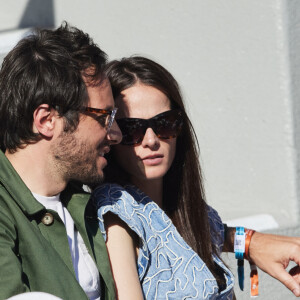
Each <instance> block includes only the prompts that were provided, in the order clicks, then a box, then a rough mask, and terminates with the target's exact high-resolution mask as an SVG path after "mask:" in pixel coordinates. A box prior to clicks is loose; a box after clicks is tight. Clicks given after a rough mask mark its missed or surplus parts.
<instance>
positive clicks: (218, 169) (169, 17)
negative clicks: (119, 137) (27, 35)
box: [0, 0, 300, 226]
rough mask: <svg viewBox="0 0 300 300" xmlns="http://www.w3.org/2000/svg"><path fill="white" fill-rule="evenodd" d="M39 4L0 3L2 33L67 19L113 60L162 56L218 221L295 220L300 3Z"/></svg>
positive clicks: (135, 0)
mask: <svg viewBox="0 0 300 300" xmlns="http://www.w3.org/2000/svg"><path fill="white" fill-rule="evenodd" d="M44 1H45V2H47V10H45V9H44V10H43V9H42V8H40V7H39V8H38V9H37V12H38V13H37V14H34V8H35V7H37V6H40V3H41V2H42V1H40V2H39V1H33V0H30V1H25V0H22V1H21V0H18V2H17V3H18V5H17V4H16V2H12V3H10V2H8V1H4V0H0V5H1V11H0V34H1V31H2V32H3V33H4V32H7V31H8V30H10V29H14V28H17V27H25V25H26V26H30V24H32V25H36V24H38V22H39V20H40V22H42V23H41V24H42V25H44V26H50V25H51V22H52V23H53V25H59V24H60V23H61V21H62V20H67V21H68V22H70V23H71V24H72V25H75V26H78V27H79V28H81V29H83V30H84V31H87V32H89V33H90V35H91V36H92V37H93V38H94V39H95V41H96V42H97V43H98V44H99V45H100V46H101V48H102V49H103V50H104V51H106V52H107V53H108V54H109V56H110V58H111V59H114V58H120V57H123V56H128V55H131V54H141V55H147V56H148V57H150V58H153V59H155V60H156V61H158V62H160V63H162V64H163V65H164V66H165V67H167V68H168V69H169V70H170V71H171V72H172V73H173V74H174V75H175V77H176V78H177V80H178V82H179V83H180V85H181V87H182V91H183V94H184V96H185V99H186V103H187V107H188V109H189V112H190V115H191V118H192V121H193V123H194V126H195V129H196V132H197V135H198V138H199V143H200V146H201V163H202V166H203V168H204V173H205V186H206V190H207V198H208V202H209V203H210V204H212V205H213V206H214V207H215V208H217V210H218V211H219V213H220V215H221V216H222V217H223V218H224V219H225V220H230V219H236V218H241V217H246V216H252V215H257V214H267V215H269V216H271V217H273V218H274V219H275V221H276V222H277V223H278V224H279V225H280V226H291V225H294V224H296V223H297V222H298V204H299V199H298V192H299V186H298V184H297V183H298V172H299V169H300V168H299V165H298V152H299V151H298V150H299V147H300V138H299V128H300V127H299V125H300V124H299V121H298V118H297V116H299V112H300V106H299V105H298V104H297V103H298V101H297V99H298V96H299V93H300V88H299V87H298V81H299V71H298V70H299V68H298V67H299V63H300V61H299V58H298V57H299V54H298V52H299V51H298V50H300V44H299V34H298V33H299V26H298V25H299V17H298V15H299V9H300V2H299V1H296V0H264V1H261V0H227V1H219V0H186V1H181V0H164V1H161V0H152V1H146V0H131V1H121V0H119V1H116V0H115V1H109V0H102V1H99V0H90V1H85V2H83V1H80V0H72V1H71V0H64V1H58V0H56V1H51V0H50V1H46V0H44ZM44 1H43V3H45V2H44ZM26 5H27V6H26ZM28 6H30V8H31V9H27V10H26V8H28ZM24 11H26V13H24ZM45 19H46V20H47V22H46V21H45ZM41 20H43V21H41ZM0 42H1V36H0ZM263 220H264V222H265V220H266V219H263Z"/></svg>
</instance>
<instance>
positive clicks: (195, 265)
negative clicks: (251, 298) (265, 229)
mask: <svg viewBox="0 0 300 300" xmlns="http://www.w3.org/2000/svg"><path fill="white" fill-rule="evenodd" d="M107 75H108V77H109V79H110V81H111V85H112V89H113V93H114V97H115V99H116V106H117V107H118V108H119V110H118V116H117V119H118V124H119V126H120V128H121V130H122V133H123V140H122V143H121V144H120V145H116V146H114V147H113V148H112V151H111V153H110V157H109V164H108V167H107V169H106V178H107V182H117V183H118V184H119V185H116V184H108V183H107V184H104V185H102V186H100V187H98V188H96V189H95V190H94V192H93V199H94V202H95V203H96V205H97V206H98V217H99V225H100V228H101V231H102V233H103V236H104V238H105V239H106V245H107V249H108V253H109V257H110V261H111V266H112V271H113V276H114V279H115V283H116V287H117V293H118V298H119V299H143V298H144V297H145V298H146V299H192V298H193V299H232V298H233V297H234V296H233V277H232V274H231V272H230V271H229V270H228V268H227V267H226V266H225V265H224V264H223V262H222V261H221V260H220V258H219V254H220V252H221V251H222V250H223V251H231V252H232V251H233V242H234V232H235V229H233V228H230V229H228V230H226V232H227V234H226V233H225V234H224V230H225V228H224V225H223V224H222V222H221V220H220V218H219V216H218V214H217V213H216V211H214V210H213V209H212V208H210V207H209V206H208V205H207V204H206V203H205V195H204V189H203V184H202V177H201V169H200V166H199V162H198V144H197V139H196V136H195V133H194V130H193V127H192V125H191V123H190V121H189V119H188V117H187V115H186V112H185V108H184V104H183V101H182V98H181V95H180V91H179V87H178V85H177V82H176V81H175V79H174V78H173V76H172V75H171V74H170V73H169V72H168V71H167V70H166V69H164V68H163V67H162V66H160V65H159V64H157V63H155V62H153V61H151V60H149V59H147V58H143V57H131V58H124V59H122V60H121V61H113V62H111V63H110V64H109V66H108V69H107ZM224 236H225V237H226V240H225V241H224ZM248 236H251V235H250V234H249V235H248ZM253 236H254V238H252V241H251V247H248V248H247V247H246V248H247V249H248V250H249V249H250V250H249V251H251V253H249V251H246V250H245V254H246V252H248V253H247V257H248V258H249V257H250V258H251V260H252V261H254V262H255V263H256V264H257V266H258V267H260V268H261V269H262V270H264V271H265V272H267V273H268V274H270V275H271V276H273V277H275V278H277V279H278V280H280V281H281V282H282V283H283V284H285V285H286V286H287V287H288V288H289V289H290V290H291V291H292V292H293V293H294V295H295V296H298V297H299V296H300V289H299V284H300V275H299V274H300V268H299V266H298V265H299V264H300V255H299V253H300V239H299V238H291V237H284V236H278V235H276V236H274V235H270V234H262V233H258V232H257V233H255V234H254V235H253ZM248 242H249V240H248ZM248 246H249V243H248ZM238 254H239V255H240V253H238ZM291 260H293V261H295V262H296V264H297V266H296V267H294V268H293V269H291V270H290V274H291V275H292V276H291V275H290V274H288V273H287V271H286V268H287V266H288V264H289V262H290V261H291Z"/></svg>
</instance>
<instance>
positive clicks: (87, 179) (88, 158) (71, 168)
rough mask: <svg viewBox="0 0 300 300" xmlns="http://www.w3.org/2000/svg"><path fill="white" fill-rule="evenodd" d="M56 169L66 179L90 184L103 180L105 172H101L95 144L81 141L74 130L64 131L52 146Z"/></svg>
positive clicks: (96, 183)
mask: <svg viewBox="0 0 300 300" xmlns="http://www.w3.org/2000/svg"><path fill="white" fill-rule="evenodd" d="M52 154H53V157H54V163H55V165H56V170H57V171H58V172H59V173H60V174H61V176H62V178H63V179H64V180H65V181H66V182H69V181H79V182H81V183H83V184H86V185H89V186H95V185H98V184H100V183H101V182H103V179H104V178H103V173H102V174H99V173H98V170H97V165H96V160H97V157H98V152H97V149H95V146H94V147H93V146H91V145H88V144H87V143H86V142H79V141H78V139H77V138H76V136H75V134H74V132H72V133H70V132H62V133H61V134H60V136H59V137H58V138H57V142H56V143H55V144H54V145H53V146H52Z"/></svg>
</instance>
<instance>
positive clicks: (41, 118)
mask: <svg viewBox="0 0 300 300" xmlns="http://www.w3.org/2000/svg"><path fill="white" fill-rule="evenodd" d="M57 116H58V114H57V111H56V110H55V109H53V108H52V107H50V106H49V105H48V104H41V105H39V106H38V107H37V108H36V110H35V111H34V112H33V132H35V133H39V134H41V135H42V136H44V137H46V138H52V137H53V134H54V128H55V121H56V119H57Z"/></svg>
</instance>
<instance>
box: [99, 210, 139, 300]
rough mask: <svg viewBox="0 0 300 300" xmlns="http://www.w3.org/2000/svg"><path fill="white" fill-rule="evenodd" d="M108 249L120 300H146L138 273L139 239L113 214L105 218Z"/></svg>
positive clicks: (108, 214)
mask: <svg viewBox="0 0 300 300" xmlns="http://www.w3.org/2000/svg"><path fill="white" fill-rule="evenodd" d="M104 224H105V228H106V233H107V241H106V247H107V251H108V255H109V259H110V263H111V268H112V272H113V277H114V280H115V284H116V288H117V299H118V300H127V299H128V300H132V299H136V300H140V299H141V300H142V299H144V297H143V293H142V288H141V284H140V281H139V277H138V271H137V257H138V237H137V235H136V234H135V233H134V232H133V231H132V230H130V228H129V227H128V226H127V225H126V224H125V223H124V222H123V221H122V220H121V219H120V218H119V217H118V216H116V215H114V214H113V213H107V214H106V215H105V216H104Z"/></svg>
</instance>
